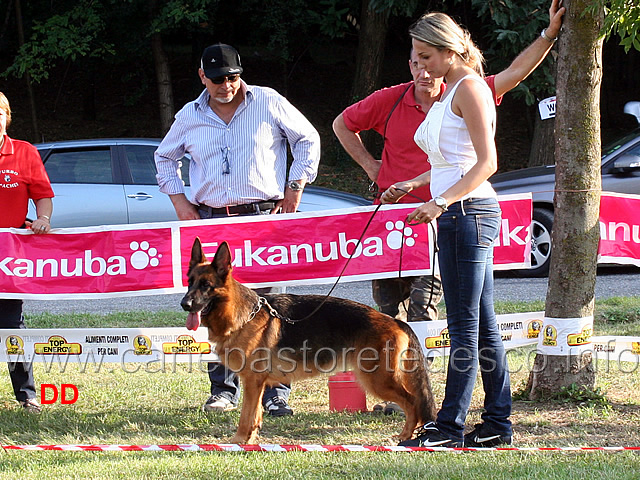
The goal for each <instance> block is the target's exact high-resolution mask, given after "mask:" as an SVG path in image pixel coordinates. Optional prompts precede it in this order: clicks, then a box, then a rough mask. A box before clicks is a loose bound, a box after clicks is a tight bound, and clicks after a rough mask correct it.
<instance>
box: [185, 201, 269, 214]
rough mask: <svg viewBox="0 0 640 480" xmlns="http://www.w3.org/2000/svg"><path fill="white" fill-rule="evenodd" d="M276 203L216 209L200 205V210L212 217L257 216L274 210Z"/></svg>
mask: <svg viewBox="0 0 640 480" xmlns="http://www.w3.org/2000/svg"><path fill="white" fill-rule="evenodd" d="M275 207H276V202H273V201H270V200H267V201H264V202H254V203H245V204H243V205H231V206H228V207H219V208H214V207H210V206H209V205H203V204H200V205H198V209H199V210H204V211H205V212H208V213H209V214H210V215H227V216H232V215H256V214H259V213H260V212H264V211H265V210H273V209H274V208H275Z"/></svg>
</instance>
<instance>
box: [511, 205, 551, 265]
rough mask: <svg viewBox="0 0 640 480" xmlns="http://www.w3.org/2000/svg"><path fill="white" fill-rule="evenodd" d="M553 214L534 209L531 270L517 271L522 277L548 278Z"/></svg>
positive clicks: (545, 210)
mask: <svg viewBox="0 0 640 480" xmlns="http://www.w3.org/2000/svg"><path fill="white" fill-rule="evenodd" d="M552 227H553V212H551V211H550V210H547V209H546V208H534V209H533V221H532V222H531V268H528V269H525V270H517V271H516V274H517V275H519V276H521V277H546V276H547V275H549V264H550V263H551V228H552Z"/></svg>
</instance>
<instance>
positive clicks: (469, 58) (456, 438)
mask: <svg viewBox="0 0 640 480" xmlns="http://www.w3.org/2000/svg"><path fill="white" fill-rule="evenodd" d="M409 33H410V35H411V37H412V43H413V49H414V51H415V52H416V54H417V56H418V58H419V62H420V63H421V67H423V68H425V69H426V70H427V72H428V73H429V75H431V76H433V77H436V78H438V77H445V78H446V81H447V85H448V87H447V90H446V91H445V92H444V93H443V95H442V98H441V99H440V101H438V102H436V103H435V104H434V105H433V107H431V109H430V110H429V113H428V114H427V118H426V119H425V121H424V122H423V123H422V125H420V127H419V128H418V130H417V131H416V134H415V141H416V143H417V144H418V145H419V146H420V147H421V148H422V149H423V150H424V151H425V152H426V153H427V154H428V155H429V162H430V163H431V170H430V171H429V172H426V173H424V174H422V175H420V176H419V177H417V178H414V179H412V180H408V181H406V182H400V183H396V184H395V185H392V186H391V187H389V189H388V190H387V191H386V192H385V193H384V194H383V195H382V197H381V200H382V202H383V203H392V202H395V201H397V200H398V199H399V198H401V197H402V196H403V195H405V194H406V193H408V192H410V191H411V190H413V189H415V188H418V187H420V186H424V185H426V184H430V188H431V194H432V196H433V200H431V201H429V202H426V203H424V204H422V205H421V206H419V207H418V208H416V209H415V211H413V212H412V213H411V214H410V215H409V216H408V221H409V222H413V223H423V222H431V221H432V220H436V219H437V223H438V248H439V251H438V260H439V263H440V272H441V275H442V285H443V289H444V296H445V303H446V307H447V323H448V329H449V336H450V339H451V353H450V357H449V368H448V371H447V385H446V389H445V398H444V401H443V402H442V407H441V409H440V411H439V412H438V416H437V418H436V419H435V421H433V422H429V423H427V424H425V425H423V426H422V427H421V428H420V429H419V430H418V432H417V437H416V438H414V439H412V440H408V441H405V442H402V443H401V445H404V446H425V447H429V446H448V447H461V446H463V445H464V446H467V447H479V446H480V447H493V446H496V445H500V444H510V443H511V437H512V431H511V421H510V420H509V416H510V415H511V392H510V381H509V373H508V368H507V361H506V355H505V352H504V347H503V345H502V338H501V335H500V331H499V330H498V327H497V323H496V317H495V312H494V309H493V244H494V241H495V239H496V238H497V236H498V231H499V228H500V218H501V217H500V207H499V205H498V201H497V199H496V194H495V192H494V190H493V188H492V187H491V184H490V183H489V182H488V179H489V177H490V176H491V175H493V173H494V172H495V171H496V170H497V154H496V146H495V141H494V133H495V121H496V113H495V105H494V101H493V98H492V95H491V91H490V90H489V88H488V87H487V85H486V83H485V82H484V80H483V79H482V75H483V71H482V54H481V53H480V52H479V50H478V49H477V48H476V47H475V45H474V44H473V42H472V41H471V38H470V36H469V33H468V32H467V31H466V30H464V29H462V28H460V26H458V25H457V24H456V23H455V22H454V21H453V20H452V19H451V18H450V17H448V16H447V15H445V14H442V13H430V14H425V15H423V16H422V17H421V18H420V19H419V20H418V21H417V22H416V23H415V24H414V25H413V26H412V27H411V29H410V30H409ZM478 364H479V366H480V371H481V374H482V381H483V387H484V390H485V400H484V407H485V412H484V413H483V414H482V420H483V422H482V423H480V424H478V425H476V426H475V428H474V429H473V430H472V431H471V432H469V433H467V434H466V435H465V434H464V428H465V419H466V416H467V412H468V409H469V405H470V403H471V397H472V393H473V387H474V385H475V380H476V375H477V371H478Z"/></svg>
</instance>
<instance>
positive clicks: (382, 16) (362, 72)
mask: <svg viewBox="0 0 640 480" xmlns="http://www.w3.org/2000/svg"><path fill="white" fill-rule="evenodd" d="M361 15H362V21H361V29H360V34H359V36H358V52H357V54H356V72H355V77H354V80H353V87H352V88H351V103H354V102H357V101H360V100H362V99H363V98H364V97H366V96H367V95H369V94H370V93H372V92H374V91H375V90H377V89H378V88H379V87H380V72H381V71H382V62H383V60H384V44H385V40H386V38H387V29H388V26H389V11H388V10H385V11H382V12H374V11H373V10H370V9H369V0H362V13H361Z"/></svg>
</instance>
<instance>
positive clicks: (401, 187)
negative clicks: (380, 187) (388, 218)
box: [380, 182, 413, 203]
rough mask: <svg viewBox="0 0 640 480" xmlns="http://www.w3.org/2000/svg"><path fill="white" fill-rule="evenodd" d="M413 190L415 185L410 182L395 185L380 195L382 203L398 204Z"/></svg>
mask: <svg viewBox="0 0 640 480" xmlns="http://www.w3.org/2000/svg"><path fill="white" fill-rule="evenodd" d="M411 190H413V185H411V184H410V183H409V182H402V183H397V184H393V185H391V186H390V187H389V188H387V189H386V190H385V191H384V192H383V193H382V195H380V203H398V201H399V200H400V199H401V198H402V197H404V196H405V195H406V194H407V193H409V192H410V191H411Z"/></svg>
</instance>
